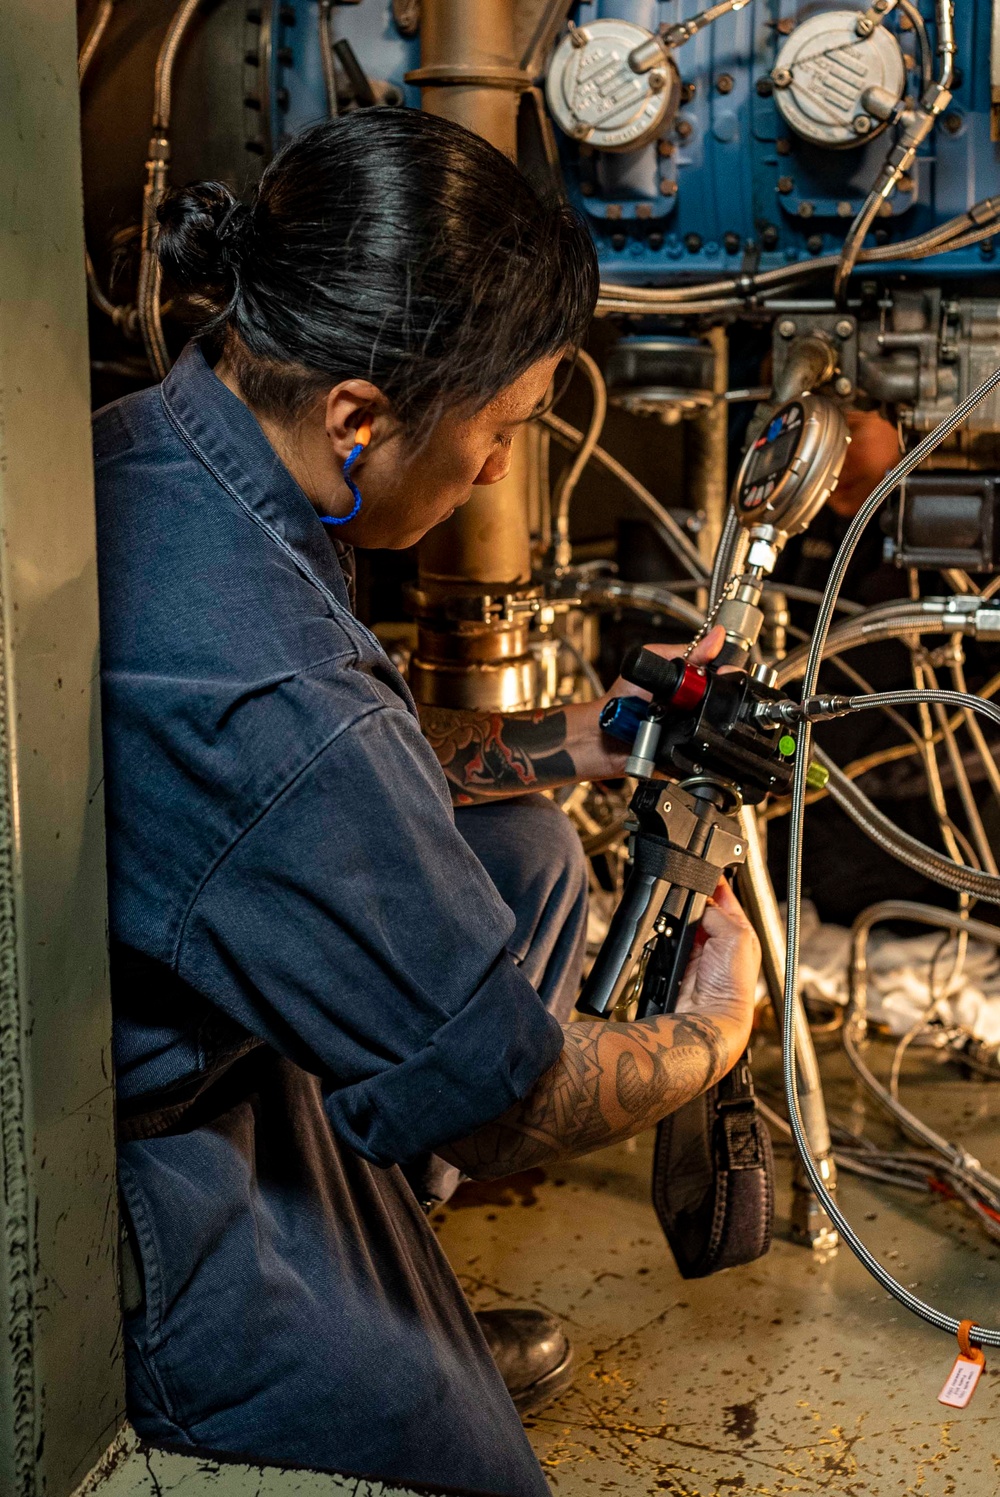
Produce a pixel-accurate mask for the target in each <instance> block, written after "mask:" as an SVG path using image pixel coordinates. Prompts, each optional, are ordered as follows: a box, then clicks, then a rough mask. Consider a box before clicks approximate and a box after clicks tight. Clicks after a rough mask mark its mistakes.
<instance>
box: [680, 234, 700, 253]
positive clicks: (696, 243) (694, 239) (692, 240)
mask: <svg viewBox="0 0 1000 1497" xmlns="http://www.w3.org/2000/svg"><path fill="white" fill-rule="evenodd" d="M684 245H685V248H686V249H687V250H688V252H689V253H690V254H692V255H696V254H697V253H698V251H699V250H700V249H701V235H700V234H685V235H684Z"/></svg>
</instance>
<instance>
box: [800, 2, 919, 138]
mask: <svg viewBox="0 0 1000 1497" xmlns="http://www.w3.org/2000/svg"><path fill="white" fill-rule="evenodd" d="M860 14H861V13H860V12H859V11H856V10H827V11H822V12H821V13H820V14H819V15H813V16H810V17H809V18H808V20H805V21H803V22H802V24H801V26H796V27H795V29H794V31H793V32H792V33H791V35H790V36H789V38H788V40H787V41H786V42H785V43H784V45H783V46H782V48H781V51H780V52H779V53H778V56H777V59H776V61H775V65H774V68H773V70H772V72H771V82H772V83H773V85H774V102H775V103H776V104H777V106H778V109H779V111H780V113H781V115H782V117H783V118H784V120H785V123H786V124H787V125H789V126H790V128H791V129H792V130H794V131H795V133H796V135H801V136H802V138H803V140H808V141H812V143H813V144H814V145H818V146H833V147H834V148H840V149H843V148H845V147H847V146H858V145H861V144H862V142H863V141H866V140H870V139H871V137H872V136H873V135H877V134H878V132H879V131H880V130H884V129H885V127H886V125H887V123H888V122H889V120H890V119H891V118H892V117H893V115H894V114H895V112H896V108H897V106H898V104H899V102H900V100H901V99H902V97H903V93H904V91H905V89H906V63H905V61H904V60H903V54H902V51H901V50H900V46H899V43H898V42H897V40H896V38H895V37H894V36H893V34H892V32H891V31H889V30H887V28H886V27H885V26H884V25H882V26H876V27H874V28H873V29H872V30H871V31H869V33H868V34H867V35H859V34H858V17H859V15H860Z"/></svg>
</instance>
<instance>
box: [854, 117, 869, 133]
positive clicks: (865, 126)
mask: <svg viewBox="0 0 1000 1497" xmlns="http://www.w3.org/2000/svg"><path fill="white" fill-rule="evenodd" d="M871 127H872V122H871V120H870V119H869V118H868V116H867V114H856V115H855V116H854V118H853V120H852V121H851V129H852V130H853V131H854V133H855V135H867V134H868V132H869V130H870V129H871Z"/></svg>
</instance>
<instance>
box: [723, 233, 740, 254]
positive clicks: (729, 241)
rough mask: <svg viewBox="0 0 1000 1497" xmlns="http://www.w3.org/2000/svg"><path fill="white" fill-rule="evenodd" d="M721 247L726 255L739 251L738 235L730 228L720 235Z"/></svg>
mask: <svg viewBox="0 0 1000 1497" xmlns="http://www.w3.org/2000/svg"><path fill="white" fill-rule="evenodd" d="M722 247H723V249H724V250H725V252H726V254H727V255H738V254H739V252H740V236H739V235H738V234H736V233H734V232H733V230H732V229H730V230H729V232H728V233H726V234H723V236H722Z"/></svg>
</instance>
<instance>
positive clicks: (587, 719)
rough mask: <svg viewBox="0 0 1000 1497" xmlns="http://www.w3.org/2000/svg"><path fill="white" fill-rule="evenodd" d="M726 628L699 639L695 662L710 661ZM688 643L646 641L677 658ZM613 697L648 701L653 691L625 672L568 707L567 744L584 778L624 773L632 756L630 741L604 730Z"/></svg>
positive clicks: (657, 650)
mask: <svg viewBox="0 0 1000 1497" xmlns="http://www.w3.org/2000/svg"><path fill="white" fill-rule="evenodd" d="M725 638H726V632H725V630H724V629H723V628H722V626H721V625H719V624H717V625H716V626H715V628H714V629H710V630H709V632H708V633H707V634H706V635H705V638H704V639H702V640H699V641H698V643H697V644H696V645H695V647H694V649H693V650H692V651H691V663H692V665H707V664H708V662H709V661H710V660H714V659H715V657H716V655H718V653H719V651H720V650H721V649H722V646H723V643H724V641H725ZM686 648H687V647H686V646H685V645H646V649H647V650H650V651H652V653H653V654H654V655H661V656H662V657H663V659H664V660H676V659H677V658H678V657H679V656H681V655H683V654H684V653H685V650H686ZM614 697H642V698H644V700H646V701H649V699H650V693H649V692H648V691H643V689H642V688H641V687H639V686H635V685H633V683H632V682H631V681H628V680H626V678H625V677H624V676H619V677H618V679H617V681H616V682H615V683H614V685H613V686H612V687H611V689H610V691H608V692H606V693H605V695H604V696H603V697H600V698H599V699H598V700H597V701H595V702H585V703H579V704H575V705H572V706H569V707H566V708H565V709H564V710H565V712H566V727H567V739H568V742H567V747H568V748H569V749H570V752H571V754H572V756H573V762H574V764H575V766H576V769H577V773H578V776H579V778H580V779H581V780H612V779H617V778H618V777H619V776H621V775H623V774H624V773H625V761H626V759H627V758H628V756H629V748H628V745H626V744H623V743H620V742H619V741H618V740H617V739H615V738H609V737H608V736H607V735H606V734H605V733H602V732H601V725H600V716H601V713H602V711H603V710H604V708H605V707H606V706H607V704H608V702H610V701H611V700H612V698H614Z"/></svg>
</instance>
